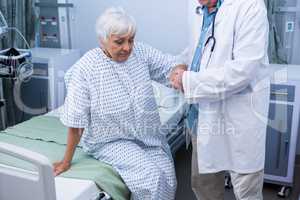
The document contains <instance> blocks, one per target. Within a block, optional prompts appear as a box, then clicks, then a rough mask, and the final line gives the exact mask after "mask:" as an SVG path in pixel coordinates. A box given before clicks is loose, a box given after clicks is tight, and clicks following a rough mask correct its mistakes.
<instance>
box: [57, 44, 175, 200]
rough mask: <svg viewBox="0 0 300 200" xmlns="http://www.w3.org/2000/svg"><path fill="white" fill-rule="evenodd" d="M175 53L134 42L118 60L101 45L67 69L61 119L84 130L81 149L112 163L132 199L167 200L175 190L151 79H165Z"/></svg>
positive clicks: (172, 170)
mask: <svg viewBox="0 0 300 200" xmlns="http://www.w3.org/2000/svg"><path fill="white" fill-rule="evenodd" d="M177 64H179V63H178V62H177V60H176V58H175V57H173V56H171V55H166V54H162V53H161V52H160V51H158V50H156V49H154V48H152V47H150V46H148V45H146V44H143V43H136V44H135V46H134V48H133V51H132V53H131V55H130V57H129V58H128V60H127V61H125V62H122V63H118V62H114V61H112V60H111V59H110V58H108V57H107V56H106V55H105V54H104V53H103V51H102V50H101V49H100V48H95V49H93V50H91V51H89V52H87V53H86V54H85V55H84V56H83V57H82V58H81V59H80V60H79V61H78V62H77V63H76V64H75V65H74V66H72V67H71V68H70V70H69V71H68V72H67V74H66V76H65V79H66V86H67V97H66V99H65V103H64V106H63V109H62V114H61V121H62V123H63V124H64V125H66V126H67V127H74V128H84V133H83V135H82V138H81V145H82V146H83V149H84V150H85V151H86V152H87V153H88V154H90V155H92V156H93V157H95V158H96V159H98V160H101V161H103V162H106V163H108V164H110V165H111V166H113V168H114V169H115V170H116V171H117V172H118V173H119V174H120V176H121V177H122V179H123V180H124V182H125V183H126V185H127V186H128V188H129V190H130V191H131V194H132V199H137V200H139V199H140V200H158V199H160V200H170V199H174V196H175V191H176V176H175V170H174V163H173V159H172V156H171V153H170V149H169V146H168V143H167V141H166V137H165V135H163V134H162V133H161V132H160V131H159V130H160V127H161V123H160V118H159V113H158V109H157V105H156V102H155V98H154V93H153V88H152V84H151V80H155V81H158V82H161V83H167V76H168V73H169V72H170V70H171V69H172V67H174V66H175V65H177Z"/></svg>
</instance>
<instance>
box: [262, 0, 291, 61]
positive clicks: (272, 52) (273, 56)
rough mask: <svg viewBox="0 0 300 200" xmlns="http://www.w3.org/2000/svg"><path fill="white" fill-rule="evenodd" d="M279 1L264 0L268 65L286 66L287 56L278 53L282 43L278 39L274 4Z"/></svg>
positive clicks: (280, 52)
mask: <svg viewBox="0 0 300 200" xmlns="http://www.w3.org/2000/svg"><path fill="white" fill-rule="evenodd" d="M277 1H280V0H265V3H266V7H267V10H268V20H269V30H270V33H269V48H268V53H269V59H270V63H278V64H287V55H286V54H285V53H283V52H285V51H280V50H282V49H283V46H282V41H281V39H280V36H279V33H278V28H277V24H276V18H275V16H276V13H275V8H276V3H277Z"/></svg>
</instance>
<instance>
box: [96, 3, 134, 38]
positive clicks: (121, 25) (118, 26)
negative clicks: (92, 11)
mask: <svg viewBox="0 0 300 200" xmlns="http://www.w3.org/2000/svg"><path fill="white" fill-rule="evenodd" d="M135 32H136V23H135V20H134V19H133V17H132V16H130V15H128V14H126V12H125V11H124V9H123V8H120V7H118V8H115V7H112V8H108V9H106V10H105V11H104V13H103V14H102V15H101V16H99V17H98V19H97V22H96V33H97V36H98V37H100V38H101V39H103V40H106V39H107V38H108V37H109V36H110V35H112V34H116V35H125V34H135Z"/></svg>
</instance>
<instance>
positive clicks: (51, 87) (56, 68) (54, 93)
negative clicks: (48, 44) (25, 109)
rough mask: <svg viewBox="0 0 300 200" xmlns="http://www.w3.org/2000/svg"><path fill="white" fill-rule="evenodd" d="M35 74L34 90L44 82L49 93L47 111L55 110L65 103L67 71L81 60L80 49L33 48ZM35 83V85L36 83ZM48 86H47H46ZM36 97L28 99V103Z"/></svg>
mask: <svg viewBox="0 0 300 200" xmlns="http://www.w3.org/2000/svg"><path fill="white" fill-rule="evenodd" d="M31 51H32V63H33V65H34V74H33V77H32V79H33V80H32V81H33V83H32V84H31V86H32V87H33V88H36V87H38V86H37V84H36V83H37V82H44V84H45V87H46V88H45V91H48V92H47V93H48V99H47V105H46V106H47V109H48V110H53V109H55V108H58V107H59V106H61V105H62V104H63V102H64V99H65V95H66V91H65V81H64V76H65V73H66V71H67V70H68V69H69V68H70V67H71V66H72V65H73V64H74V63H75V62H76V61H77V60H79V58H80V51H79V50H78V49H56V48H32V49H31ZM34 82H35V83H34ZM46 85H47V86H46ZM33 98H35V97H28V99H27V100H26V101H27V102H28V103H29V102H30V101H33V100H34V99H33Z"/></svg>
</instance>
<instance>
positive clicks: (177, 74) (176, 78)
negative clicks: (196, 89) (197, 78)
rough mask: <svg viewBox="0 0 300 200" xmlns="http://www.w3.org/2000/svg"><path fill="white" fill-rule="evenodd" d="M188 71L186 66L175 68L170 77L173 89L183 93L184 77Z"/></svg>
mask: <svg viewBox="0 0 300 200" xmlns="http://www.w3.org/2000/svg"><path fill="white" fill-rule="evenodd" d="M186 70H187V66H186V65H178V66H177V67H175V68H174V69H173V70H172V72H171V75H170V77H169V79H170V82H171V85H172V87H174V88H175V89H177V90H180V91H182V92H183V85H182V76H183V73H184V72H185V71H186Z"/></svg>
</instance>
